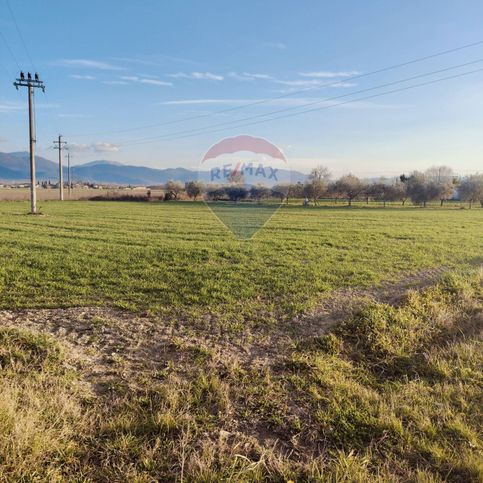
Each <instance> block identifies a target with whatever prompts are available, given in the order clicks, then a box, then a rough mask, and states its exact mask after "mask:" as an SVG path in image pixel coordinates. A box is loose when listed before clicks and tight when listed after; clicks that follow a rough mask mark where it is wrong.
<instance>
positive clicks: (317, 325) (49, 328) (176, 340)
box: [0, 269, 444, 393]
mask: <svg viewBox="0 0 483 483" xmlns="http://www.w3.org/2000/svg"><path fill="white" fill-rule="evenodd" d="M443 272H444V270H443V269H434V270H427V271H425V272H421V273H419V274H416V275H411V276H408V277H405V278H404V279H402V280H401V281H399V282H397V283H388V284H384V285H382V286H381V287H378V288H370V289H343V290H337V291H334V292H332V293H331V294H330V295H329V296H328V297H326V298H325V299H324V300H323V301H322V302H321V303H320V305H319V306H318V307H317V309H316V310H314V311H313V312H312V313H309V314H304V315H301V316H299V317H297V318H295V319H294V320H292V321H290V322H289V323H283V324H279V325H277V326H269V327H262V328H258V329H253V328H251V329H247V331H246V332H244V333H242V334H237V335H236V336H234V335H233V334H232V335H229V334H223V333H220V331H219V330H216V329H215V328H213V327H209V326H208V327H204V328H200V327H193V326H191V325H188V324H183V323H182V322H179V323H177V324H176V326H173V325H167V324H166V322H165V321H163V320H162V319H160V318H158V317H155V316H152V315H149V314H134V313H131V312H126V311H122V310H119V309H115V308H110V307H74V308H67V309H31V310H30V309H26V310H3V311H0V326H3V327H15V328H24V329H28V330H31V331H34V332H39V333H43V334H49V335H51V336H53V337H54V338H55V339H56V340H57V341H59V342H60V343H61V345H62V346H63V347H64V350H65V355H66V361H67V363H68V364H70V365H71V366H72V367H75V368H76V369H77V370H79V371H80V372H81V373H82V374H83V379H84V380H85V381H86V382H87V383H88V384H89V385H90V387H91V388H92V389H93V390H94V391H95V392H96V393H102V392H105V391H109V389H111V388H113V387H115V386H116V385H119V384H122V385H125V386H128V387H131V388H133V389H134V388H136V387H140V386H141V385H143V384H145V383H146V382H147V381H149V380H154V379H159V378H162V377H163V374H164V371H166V369H167V368H169V367H176V368H177V370H178V372H183V370H189V366H190V364H191V363H193V361H194V360H197V359H198V360H199V359H203V358H204V357H209V358H210V360H211V362H212V363H213V364H215V365H218V364H219V365H220V366H226V365H227V364H229V365H231V364H237V365H239V366H241V367H251V368H253V367H255V368H256V367H260V368H262V367H264V366H267V365H270V366H272V367H273V366H276V365H277V364H278V362H280V361H281V360H282V359H283V358H285V357H286V354H287V353H288V352H290V351H291V350H293V349H294V348H295V347H296V345H297V343H299V342H300V341H302V340H305V339H307V338H311V337H320V336H321V335H323V334H324V333H325V332H326V331H327V329H328V328H329V327H331V326H332V325H333V324H335V323H337V322H338V321H340V320H342V319H343V318H344V317H346V316H347V315H348V313H350V311H352V310H354V309H355V308H356V307H358V306H360V305H361V304H364V303H367V302H368V301H369V300H376V301H380V302H387V303H391V304H397V303H399V302H400V301H402V300H403V299H404V297H405V295H406V294H407V292H408V290H410V289H421V288H424V287H427V286H428V285H430V284H433V283H434V282H435V281H436V280H437V279H438V278H439V277H440V276H441V274H442V273H443Z"/></svg>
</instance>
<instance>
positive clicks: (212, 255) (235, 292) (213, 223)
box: [0, 202, 483, 327]
mask: <svg viewBox="0 0 483 483" xmlns="http://www.w3.org/2000/svg"><path fill="white" fill-rule="evenodd" d="M26 211H27V205H26V204H23V203H2V204H0V240H1V244H0V258H1V259H2V264H1V265H0V306H1V307H4V308H12V307H26V306H31V307H36V306H53V307H56V306H66V305H89V304H102V303H105V302H107V303H111V304H116V305H118V306H120V307H127V308H133V309H149V310H151V311H153V312H156V313H160V314H163V315H165V316H168V317H170V316H173V317H174V316H176V317H179V316H180V315H181V316H186V317H189V318H197V317H199V316H201V315H204V314H206V313H211V314H213V315H214V316H216V317H217V318H219V319H220V320H221V321H222V322H223V323H224V324H231V325H233V326H234V327H236V326H237V325H240V326H242V325H241V324H243V323H247V322H248V321H249V322H250V323H253V322H257V321H260V322H263V323H266V322H267V321H270V320H275V319H280V318H286V317H290V316H292V315H293V314H294V313H297V312H300V311H304V310H307V309H309V308H310V307H311V306H312V305H313V304H315V303H316V302H317V300H318V299H319V297H320V295H321V294H323V293H325V292H327V291H329V290H332V289H334V288H339V287H344V286H361V285H362V286H369V285H372V284H374V283H378V282H380V281H383V280H388V279H391V278H397V277H398V276H400V274H401V273H403V272H408V271H411V272H414V271H418V270H421V269H425V268H428V267H434V266H440V265H445V266H457V265H459V264H461V263H481V253H483V237H482V236H481V234H482V223H483V211H482V210H478V209H475V210H455V209H451V208H448V209H426V210H423V209H418V208H404V209H401V208H387V209H362V208H354V209H347V208H343V207H322V208H319V209H314V208H309V209H304V208H302V207H299V206H297V207H286V208H282V209H281V210H280V211H279V212H277V214H276V215H275V216H274V217H273V218H272V219H271V220H270V222H269V223H268V224H267V226H266V227H265V228H264V229H263V230H261V231H260V232H258V233H257V234H256V235H255V237H254V238H253V239H252V240H249V241H240V240H237V239H235V238H234V237H233V235H232V234H231V233H230V232H229V231H228V230H227V229H226V228H225V227H224V226H223V225H222V224H221V223H220V222H219V221H218V220H217V219H216V218H215V217H214V216H213V214H212V213H211V212H210V211H209V210H208V209H207V208H206V207H205V206H204V205H203V204H202V203H164V204H157V203H153V204H147V203H114V202H111V203H108V202H106V203H102V202H96V203H94V202H85V203H79V202H64V203H63V204H60V203H58V202H48V203H45V204H44V205H43V206H42V211H43V213H44V215H45V216H41V217H32V216H29V215H26V214H25V213H26Z"/></svg>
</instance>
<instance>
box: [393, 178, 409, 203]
mask: <svg viewBox="0 0 483 483" xmlns="http://www.w3.org/2000/svg"><path fill="white" fill-rule="evenodd" d="M403 179H404V180H406V177H405V176H404V175H402V176H401V177H400V178H399V180H398V181H396V182H395V183H394V186H393V189H394V197H395V200H394V201H401V202H402V205H403V206H404V204H405V203H406V200H407V199H408V190H407V186H406V181H403Z"/></svg>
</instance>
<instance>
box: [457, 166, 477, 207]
mask: <svg viewBox="0 0 483 483" xmlns="http://www.w3.org/2000/svg"><path fill="white" fill-rule="evenodd" d="M458 193H459V196H460V198H461V199H462V200H463V201H468V203H469V205H470V208H471V206H472V205H473V203H476V202H477V201H479V202H480V204H481V207H482V208H483V174H473V175H471V176H467V177H466V178H464V179H463V181H461V183H460V185H459V187H458Z"/></svg>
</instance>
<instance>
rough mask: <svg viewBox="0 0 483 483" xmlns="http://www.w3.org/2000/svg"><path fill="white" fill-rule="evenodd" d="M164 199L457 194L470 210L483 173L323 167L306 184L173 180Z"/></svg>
mask: <svg viewBox="0 0 483 483" xmlns="http://www.w3.org/2000/svg"><path fill="white" fill-rule="evenodd" d="M164 191H165V194H164V199H165V200H166V201H168V200H177V199H179V198H180V196H181V195H182V194H186V196H188V197H189V198H191V199H193V200H197V199H200V198H204V199H206V200H210V201H222V200H225V201H227V200H229V201H235V202H237V201H242V200H252V201H257V202H261V201H262V200H267V199H270V198H278V199H279V200H280V202H285V203H288V202H289V201H290V200H291V199H304V200H305V203H306V204H307V203H309V202H311V203H313V204H314V205H317V204H318V203H319V201H320V200H321V199H332V200H334V201H335V202H339V201H345V202H347V203H348V205H349V206H351V205H352V202H353V201H355V200H364V201H365V202H367V203H369V202H370V201H371V200H372V201H378V202H382V203H383V205H384V206H385V205H386V203H388V202H400V203H401V204H402V205H404V204H405V203H406V201H407V200H410V201H411V202H412V203H413V204H415V205H419V206H423V207H425V206H426V204H427V203H429V202H432V201H436V200H437V201H439V202H440V204H441V206H443V204H444V202H445V201H447V200H450V199H453V198H454V197H455V196H457V198H458V199H460V200H462V201H467V202H468V203H469V206H470V208H471V207H472V205H473V204H475V203H478V202H479V203H480V204H481V206H482V207H483V174H473V175H470V176H467V177H465V178H462V179H460V178H458V177H457V176H456V175H455V174H454V172H453V170H452V169H451V168H449V167H448V166H435V167H432V168H429V169H427V170H426V171H413V172H412V173H410V174H409V175H405V174H402V175H401V176H399V177H398V178H395V179H387V178H379V179H377V180H365V179H362V178H359V177H357V176H355V175H353V174H347V175H344V176H341V177H340V178H338V179H332V176H331V173H330V172H329V170H328V169H327V168H326V167H324V166H318V167H316V168H314V169H312V171H311V172H310V174H309V175H308V177H307V180H306V181H305V182H304V183H302V182H298V183H281V184H277V185H275V186H272V187H268V186H264V185H261V184H259V185H252V186H247V185H245V184H244V183H243V179H238V180H237V182H233V183H230V184H228V185H213V184H208V185H206V184H204V183H202V182H200V181H189V182H186V183H181V182H178V181H168V182H167V183H166V185H165V186H164Z"/></svg>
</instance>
